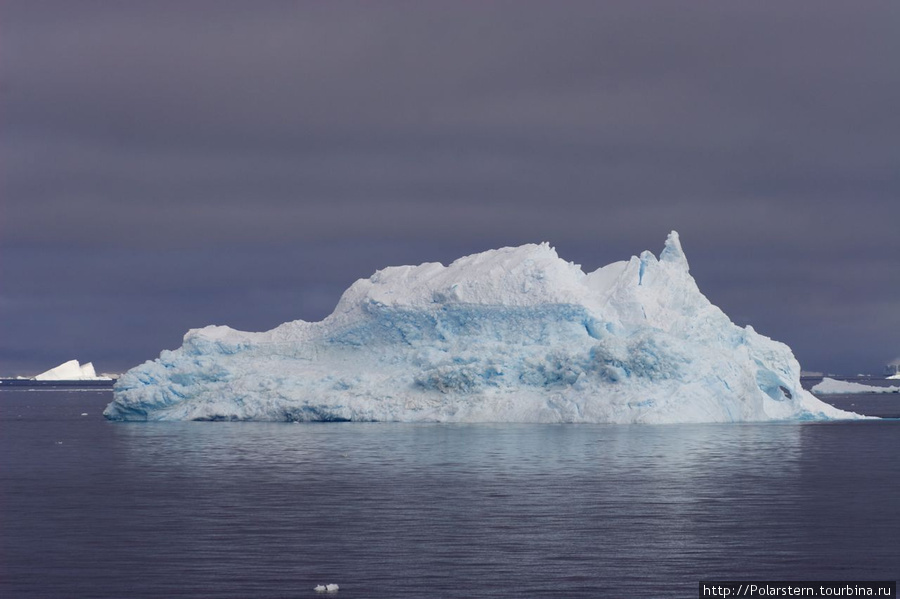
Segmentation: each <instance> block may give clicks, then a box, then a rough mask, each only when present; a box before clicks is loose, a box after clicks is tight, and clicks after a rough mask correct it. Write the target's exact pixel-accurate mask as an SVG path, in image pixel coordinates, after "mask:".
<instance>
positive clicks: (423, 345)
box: [104, 232, 859, 423]
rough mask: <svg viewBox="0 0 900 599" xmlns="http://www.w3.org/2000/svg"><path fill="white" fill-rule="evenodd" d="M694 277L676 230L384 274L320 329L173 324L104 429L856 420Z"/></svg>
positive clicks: (361, 284) (359, 286) (362, 286)
mask: <svg viewBox="0 0 900 599" xmlns="http://www.w3.org/2000/svg"><path fill="white" fill-rule="evenodd" d="M799 377H800V365H799V364H798V363H797V360H796V359H794V356H793V354H792V353H791V351H790V349H789V348H788V347H787V346H786V345H784V344H782V343H778V342H776V341H773V340H771V339H769V338H768V337H765V336H763V335H760V334H759V333H757V332H756V331H754V330H753V328H752V327H749V326H748V327H746V328H741V327H738V326H737V325H735V324H733V323H732V322H731V321H730V320H729V319H728V317H727V316H726V315H725V314H724V313H723V312H722V311H721V310H719V309H718V308H717V307H716V306H714V305H712V304H711V303H710V302H709V300H707V299H706V297H705V296H704V295H703V294H702V293H701V292H700V290H699V289H698V288H697V285H696V283H695V281H694V279H693V277H691V275H690V272H689V267H688V262H687V258H686V257H685V254H684V251H683V249H682V247H681V243H680V240H679V237H678V234H677V233H675V232H672V233H671V234H670V235H669V237H668V239H667V240H666V243H665V248H664V249H663V251H662V253H661V254H660V256H659V259H657V258H656V256H654V255H653V254H652V253H651V252H649V251H645V252H643V253H642V254H640V256H639V257H632V258H631V259H630V260H628V261H623V262H615V263H613V264H610V265H608V266H604V267H603V268H600V269H598V270H596V271H594V272H591V273H585V272H584V271H582V269H581V267H580V266H578V265H575V264H572V263H570V262H566V261H565V260H562V259H561V258H559V256H558V255H557V253H556V251H555V250H554V249H553V248H552V247H550V245H549V244H547V243H543V244H539V245H535V244H528V245H523V246H520V247H508V248H501V249H496V250H489V251H486V252H483V253H480V254H474V255H471V256H466V257H464V258H460V259H459V260H456V261H455V262H453V263H452V264H450V265H449V266H444V265H442V264H438V263H426V264H422V265H420V266H399V267H391V268H385V269H383V270H380V271H378V272H376V273H375V274H373V275H372V276H371V277H369V278H368V279H361V280H359V281H357V282H356V283H354V284H353V285H352V286H351V287H350V288H349V289H347V291H346V292H344V294H343V296H342V297H341V299H340V301H339V302H338V305H337V307H336V308H335V310H334V312H333V313H332V314H331V315H330V316H328V317H327V318H325V319H324V320H323V321H320V322H304V321H302V320H297V321H294V322H288V323H285V324H282V325H281V326H279V327H277V328H275V329H272V330H271V331H268V332H265V333H246V332H241V331H236V330H234V329H231V328H228V327H224V326H210V327H206V328H203V329H193V330H190V331H188V333H187V334H186V335H185V337H184V344H183V346H182V347H181V348H179V349H176V350H174V351H163V352H162V353H161V354H160V357H159V358H158V359H156V360H153V361H149V362H146V363H144V364H142V365H140V366H137V367H135V368H133V369H131V370H129V371H128V372H126V373H125V374H123V375H122V377H121V378H120V379H119V380H118V382H117V384H116V386H115V398H114V401H113V402H112V403H111V404H110V405H109V406H108V407H107V409H106V411H105V412H104V414H105V416H106V417H107V418H110V419H113V420H273V421H335V420H354V421H402V422H414V421H438V422H611V423H674V422H735V421H767V420H798V419H799V420H818V419H836V418H856V417H859V416H857V415H855V414H851V413H848V412H843V411H840V410H837V409H836V408H833V407H831V406H829V405H827V404H825V403H823V402H821V401H820V400H818V399H817V398H816V397H814V396H813V395H812V394H811V393H809V392H807V391H805V390H804V389H802V387H801V386H800V378H799Z"/></svg>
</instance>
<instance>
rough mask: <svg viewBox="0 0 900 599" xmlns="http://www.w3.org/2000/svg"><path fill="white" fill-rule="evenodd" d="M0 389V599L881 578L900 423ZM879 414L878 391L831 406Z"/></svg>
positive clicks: (899, 463) (650, 587)
mask: <svg viewBox="0 0 900 599" xmlns="http://www.w3.org/2000/svg"><path fill="white" fill-rule="evenodd" d="M110 399H111V393H110V392H109V391H97V390H85V391H67V390H40V391H23V390H2V391H0V597H4V598H11V599H19V598H22V599H26V598H97V599H106V598H109V599H113V598H115V599H125V598H130V599H140V598H151V597H152V598H157V597H158V598H177V597H191V598H223V599H226V598H227V599H254V598H259V599H263V598H265V599H269V598H272V599H275V598H278V599H289V598H301V597H322V595H320V594H317V593H315V592H314V591H313V587H314V586H315V585H317V584H327V583H336V584H338V585H340V591H338V593H337V594H336V595H328V596H329V597H331V596H334V597H338V598H342V599H351V598H385V599H387V598H413V597H416V598H425V597H428V598H439V597H451V598H452V597H459V598H463V597H465V598H475V597H510V598H513V597H516V598H521V597H555V598H596V597H696V596H697V583H698V581H700V580H715V579H718V580H897V579H898V578H900V542H898V540H900V420H885V421H868V422H852V423H850V422H846V423H775V424H773V423H767V424H727V425H725V424H722V425H718V424H717V425H661V426H642V425H631V426H628V425H625V426H623V425H492V424H479V425H460V424H453V425H442V424H391V423H380V424H369V423H326V424H288V423H227V422H216V423H209V422H187V423H112V422H107V421H105V420H104V419H103V417H102V416H101V411H102V409H103V407H104V406H105V404H106V403H107V402H108V401H109V400H110ZM829 401H833V402H834V403H837V404H839V406H840V407H851V406H850V404H855V405H853V406H852V408H853V409H858V410H862V411H864V412H865V411H866V410H870V413H882V414H891V415H900V396H898V395H888V396H879V397H866V396H852V397H850V396H848V397H836V398H830V399H829Z"/></svg>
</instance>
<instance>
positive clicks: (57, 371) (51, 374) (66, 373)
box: [34, 360, 111, 381]
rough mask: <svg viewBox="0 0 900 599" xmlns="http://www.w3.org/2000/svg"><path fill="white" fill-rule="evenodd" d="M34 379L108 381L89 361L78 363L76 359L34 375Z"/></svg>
mask: <svg viewBox="0 0 900 599" xmlns="http://www.w3.org/2000/svg"><path fill="white" fill-rule="evenodd" d="M34 380H36V381H109V380H111V379H110V378H109V377H106V376H97V373H96V371H95V370H94V365H93V364H92V363H91V362H88V363H87V364H79V362H78V360H69V361H68V362H63V363H62V364H60V365H59V366H55V367H53V368H51V369H50V370H48V371H46V372H42V373H41V374H38V375H36V376H35V377H34Z"/></svg>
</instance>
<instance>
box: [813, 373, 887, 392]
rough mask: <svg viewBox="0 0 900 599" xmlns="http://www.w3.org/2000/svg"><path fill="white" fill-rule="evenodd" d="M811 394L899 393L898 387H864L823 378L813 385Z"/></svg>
mask: <svg viewBox="0 0 900 599" xmlns="http://www.w3.org/2000/svg"><path fill="white" fill-rule="evenodd" d="M811 390H812V392H813V393H818V394H819V395H845V394H851V393H900V387H898V386H891V387H878V386H876V385H864V384H862V383H854V382H851V381H838V380H836V379H832V378H828V377H825V378H824V379H822V382H820V383H819V384H817V385H815V386H814V387H813V388H812V389H811Z"/></svg>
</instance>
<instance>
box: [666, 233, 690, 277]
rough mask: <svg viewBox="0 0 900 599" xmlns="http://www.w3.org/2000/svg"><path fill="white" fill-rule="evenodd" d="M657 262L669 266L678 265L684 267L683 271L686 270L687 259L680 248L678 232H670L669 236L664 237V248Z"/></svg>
mask: <svg viewBox="0 0 900 599" xmlns="http://www.w3.org/2000/svg"><path fill="white" fill-rule="evenodd" d="M659 261H660V262H668V263H669V264H679V265H682V266H683V267H684V270H685V271H687V270H688V262H687V257H686V256H685V255H684V250H683V249H682V248H681V239H680V238H679V237H678V231H672V232H671V233H669V236H668V237H666V246H665V247H664V248H663V251H662V252H661V253H660V254H659Z"/></svg>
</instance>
